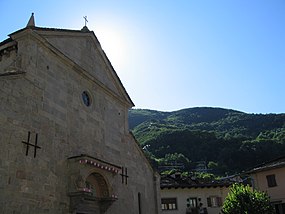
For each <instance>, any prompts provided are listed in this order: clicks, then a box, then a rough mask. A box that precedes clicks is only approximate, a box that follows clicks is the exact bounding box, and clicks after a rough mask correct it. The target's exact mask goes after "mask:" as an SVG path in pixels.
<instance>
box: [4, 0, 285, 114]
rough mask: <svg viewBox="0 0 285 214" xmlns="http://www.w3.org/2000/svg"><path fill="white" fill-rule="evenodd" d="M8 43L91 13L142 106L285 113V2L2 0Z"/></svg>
mask: <svg viewBox="0 0 285 214" xmlns="http://www.w3.org/2000/svg"><path fill="white" fill-rule="evenodd" d="M0 8H1V13H0V20H1V22H0V29H1V30H0V40H1V41H2V40H4V39H6V38H7V35H8V34H10V33H12V32H14V31H16V30H18V29H21V28H23V27H25V26H26V24H27V21H28V19H29V17H30V15H31V13H32V12H34V13H35V21H36V25H37V26H39V27H54V28H66V29H81V28H82V27H83V25H84V19H83V16H87V17H88V23H87V26H88V28H89V29H90V30H93V31H94V32H95V34H96V35H97V37H98V39H99V41H100V42H101V45H102V47H103V49H104V50H105V52H106V53H107V56H108V57H109V59H110V61H111V62H112V64H113V66H114V68H115V70H116V72H117V74H118V75H119V77H120V79H121V81H122V82H123V84H124V86H125V88H126V90H127V91H128V93H129V95H130V97H131V98H132V100H133V101H134V103H135V105H136V108H148V109H155V110H164V111H171V110H178V109H182V108H188V107H198V106H211V107H223V108H230V109H235V110H240V111H244V112H249V113H284V112H285V1H284V0H175V1H173V0H81V1H78V0H77V1H73V0H68V1H67V0H60V1H58V0H56V1H55V0H49V1H39V0H34V1H29V0H26V1H15V0H0Z"/></svg>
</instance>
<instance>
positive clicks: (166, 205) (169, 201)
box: [161, 198, 177, 210]
mask: <svg viewBox="0 0 285 214" xmlns="http://www.w3.org/2000/svg"><path fill="white" fill-rule="evenodd" d="M161 209H162V210H177V199H176V198H162V199H161Z"/></svg>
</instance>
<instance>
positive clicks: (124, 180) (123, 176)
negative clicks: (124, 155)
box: [120, 167, 129, 185]
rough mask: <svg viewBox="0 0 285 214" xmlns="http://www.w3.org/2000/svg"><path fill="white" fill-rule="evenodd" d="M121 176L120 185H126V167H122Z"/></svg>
mask: <svg viewBox="0 0 285 214" xmlns="http://www.w3.org/2000/svg"><path fill="white" fill-rule="evenodd" d="M120 175H121V176H122V184H123V183H125V184H126V185H127V184H128V177H129V176H128V169H127V167H125V168H124V167H122V173H121V174H120Z"/></svg>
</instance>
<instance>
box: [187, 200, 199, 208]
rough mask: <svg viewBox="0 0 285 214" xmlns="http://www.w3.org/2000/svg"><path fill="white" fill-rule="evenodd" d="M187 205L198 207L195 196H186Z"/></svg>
mask: <svg viewBox="0 0 285 214" xmlns="http://www.w3.org/2000/svg"><path fill="white" fill-rule="evenodd" d="M187 207H198V203H197V198H187Z"/></svg>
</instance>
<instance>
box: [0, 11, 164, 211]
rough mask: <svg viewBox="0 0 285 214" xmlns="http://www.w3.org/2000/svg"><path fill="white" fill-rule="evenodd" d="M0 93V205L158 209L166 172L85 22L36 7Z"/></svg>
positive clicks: (10, 56)
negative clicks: (53, 21)
mask: <svg viewBox="0 0 285 214" xmlns="http://www.w3.org/2000/svg"><path fill="white" fill-rule="evenodd" d="M114 48H116V47H114ZM0 103H1V105H0V143H1V149H0V213H5V214H10V213H11V214H57V213H58V214H59V213H60V214H66V213H70V214H79V213H80V214H83V213H84V214H91V213H95V214H102V213H106V214H123V213H124V214H157V213H160V197H159V193H160V191H159V175H158V174H157V173H156V172H155V171H154V170H153V168H152V167H151V165H150V164H149V162H148V160H147V159H146V157H145V156H144V153H143V152H142V150H141V148H140V146H139V145H138V144H137V142H136V140H135V139H134V136H133V135H132V134H131V133H130V132H129V127H128V110H129V109H130V108H131V107H133V106H134V104H133V102H132V100H131V99H130V97H129V95H128V94H127V92H126V90H125V88H124V87H123V85H122V83H121V81H120V79H119V77H118V76H117V74H116V72H115V70H114V68H113V67H112V65H111V63H110V61H109V60H108V58H107V56H106V54H105V53H104V51H103V50H102V47H101V45H100V43H99V41H98V40H97V38H96V36H95V34H94V32H93V31H90V30H89V29H88V28H87V26H84V27H83V28H82V30H67V29H54V28H42V27H37V26H36V25H35V20H34V16H33V15H32V17H31V18H30V20H29V22H28V25H27V26H26V27H25V28H23V29H21V30H18V31H16V32H14V33H12V34H10V35H9V38H8V39H7V40H5V41H3V42H1V43H0Z"/></svg>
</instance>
